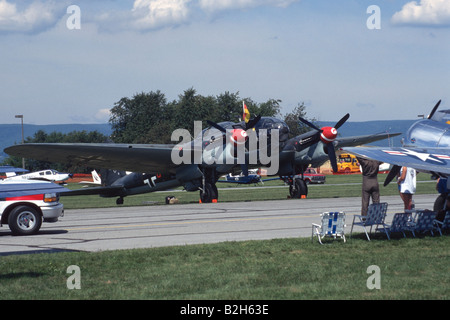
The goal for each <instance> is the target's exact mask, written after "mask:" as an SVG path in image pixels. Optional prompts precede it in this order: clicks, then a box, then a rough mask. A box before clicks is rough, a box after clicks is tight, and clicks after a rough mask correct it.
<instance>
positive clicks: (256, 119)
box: [245, 115, 261, 130]
mask: <svg viewBox="0 0 450 320" xmlns="http://www.w3.org/2000/svg"><path fill="white" fill-rule="evenodd" d="M259 120H261V115H258V116H256V117H254V118H253V119H251V120H250V121H249V122H247V123H246V124H245V130H248V129H251V128H253V127H254V126H256V124H257V123H258V122H259Z"/></svg>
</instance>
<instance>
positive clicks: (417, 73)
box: [0, 0, 450, 125]
mask: <svg viewBox="0 0 450 320" xmlns="http://www.w3.org/2000/svg"><path fill="white" fill-rule="evenodd" d="M0 84H1V86H0V110H1V118H0V123H19V121H20V119H17V118H15V115H18V114H22V115H23V116H24V122H25V123H28V124H38V125H44V124H68V123H106V122H107V121H108V119H109V109H111V108H112V107H113V106H114V103H116V102H117V101H119V100H120V99H121V98H123V97H129V98H132V97H133V96H134V95H135V94H137V93H141V92H150V91H157V90H160V91H161V92H162V93H164V94H165V96H166V98H167V100H168V101H172V100H175V99H178V96H179V95H181V94H183V92H184V91H185V90H187V89H190V88H194V89H195V90H196V91H197V93H198V94H201V95H204V96H209V95H212V96H216V95H219V94H222V93H225V92H227V91H228V92H230V93H239V96H240V97H241V98H246V97H249V98H251V99H252V100H253V101H255V102H260V103H262V102H265V101H267V100H269V99H279V100H281V101H282V102H281V112H282V114H283V115H284V114H286V113H288V112H291V111H292V110H293V108H295V107H296V106H297V105H298V104H300V103H304V104H305V105H306V113H307V117H308V118H310V119H312V118H314V119H316V120H319V121H338V120H339V119H340V118H341V117H342V116H343V115H345V114H346V113H350V119H349V121H370V120H390V119H393V120H397V119H398V120H400V119H417V116H418V115H421V114H425V115H427V114H428V113H429V112H430V111H431V109H432V107H433V106H434V105H435V104H436V102H437V101H438V100H439V99H442V104H441V107H440V108H441V109H450V0H417V1H408V0H384V1H376V0H345V1H332V0H125V1H124V0H121V1H118V0H78V1H77V0H70V1H66V0H62V1H56V0H21V1H12V0H0Z"/></svg>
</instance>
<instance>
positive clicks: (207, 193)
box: [200, 183, 215, 203]
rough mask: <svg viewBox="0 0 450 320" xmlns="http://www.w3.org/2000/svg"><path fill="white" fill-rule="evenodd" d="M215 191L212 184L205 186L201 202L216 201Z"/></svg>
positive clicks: (201, 191) (201, 194)
mask: <svg viewBox="0 0 450 320" xmlns="http://www.w3.org/2000/svg"><path fill="white" fill-rule="evenodd" d="M214 196H215V194H214V189H213V187H212V185H211V184H210V183H206V184H205V188H204V189H203V190H200V200H201V201H202V203H210V202H212V199H214Z"/></svg>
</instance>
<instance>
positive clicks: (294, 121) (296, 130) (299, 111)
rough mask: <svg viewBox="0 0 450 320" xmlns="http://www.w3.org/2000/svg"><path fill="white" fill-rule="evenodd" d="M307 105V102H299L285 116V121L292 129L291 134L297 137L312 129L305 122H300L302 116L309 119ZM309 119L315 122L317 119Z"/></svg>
mask: <svg viewBox="0 0 450 320" xmlns="http://www.w3.org/2000/svg"><path fill="white" fill-rule="evenodd" d="M305 109H306V106H305V104H304V103H303V102H302V103H299V104H298V105H297V106H296V107H295V108H294V110H292V112H289V113H287V114H286V115H285V116H284V122H286V124H287V125H288V126H289V129H290V131H291V136H292V137H295V136H298V135H300V134H302V133H305V132H308V131H309V130H311V128H310V127H308V126H307V125H305V124H304V123H303V122H300V120H299V118H300V117H302V118H304V119H307V117H306V110H305ZM307 120H308V121H310V122H312V123H314V121H316V120H315V119H307Z"/></svg>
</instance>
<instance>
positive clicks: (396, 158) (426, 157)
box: [343, 147, 450, 176]
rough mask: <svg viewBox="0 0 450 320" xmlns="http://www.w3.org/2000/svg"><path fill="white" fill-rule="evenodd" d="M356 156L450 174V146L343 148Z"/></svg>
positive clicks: (423, 170)
mask: <svg viewBox="0 0 450 320" xmlns="http://www.w3.org/2000/svg"><path fill="white" fill-rule="evenodd" d="M343 149H344V150H345V151H348V152H350V153H352V154H354V155H356V156H360V157H363V158H369V159H374V160H378V161H382V162H386V163H390V164H392V165H396V166H402V167H403V166H405V167H411V168H414V169H416V170H418V171H420V172H428V173H438V174H441V175H444V176H449V175H450V149H449V148H401V147H399V148H363V147H360V148H359V147H346V148H343Z"/></svg>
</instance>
